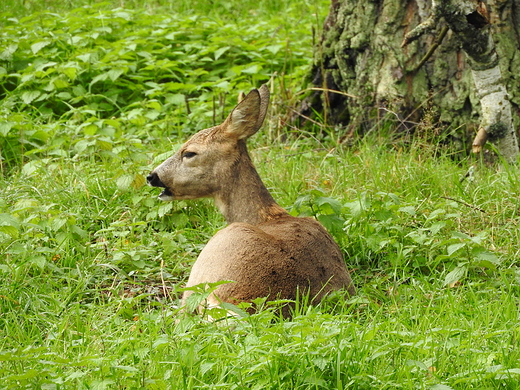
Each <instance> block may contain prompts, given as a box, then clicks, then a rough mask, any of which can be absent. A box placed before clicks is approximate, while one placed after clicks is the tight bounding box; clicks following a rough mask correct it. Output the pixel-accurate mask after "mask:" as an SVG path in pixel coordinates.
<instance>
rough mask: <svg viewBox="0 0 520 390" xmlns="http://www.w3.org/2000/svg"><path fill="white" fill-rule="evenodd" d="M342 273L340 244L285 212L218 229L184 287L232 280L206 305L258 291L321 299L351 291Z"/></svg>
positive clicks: (256, 294) (259, 293)
mask: <svg viewBox="0 0 520 390" xmlns="http://www.w3.org/2000/svg"><path fill="white" fill-rule="evenodd" d="M346 275H348V274H346V270H345V264H344V262H343V256H342V254H341V251H340V249H339V247H338V246H337V244H336V243H335V242H334V240H333V239H332V238H331V236H330V235H329V234H328V233H327V231H326V230H325V229H324V228H323V227H322V226H321V225H320V224H319V223H318V222H316V221H315V220H313V219H310V218H295V217H292V216H286V217H283V218H279V219H276V220H273V221H268V222H264V223H261V224H259V225H251V224H248V223H240V222H237V223H233V224H231V225H229V226H228V227H226V228H224V229H222V230H221V231H219V232H218V233H217V234H216V235H215V236H214V237H213V238H212V239H211V240H210V241H209V242H208V244H207V245H206V246H205V247H204V249H203V250H202V252H201V253H200V255H199V257H198V259H197V261H196V262H195V264H194V265H193V268H192V270H191V274H190V277H189V280H188V283H187V286H186V287H192V286H196V285H198V284H201V283H213V282H219V281H223V280H229V281H231V283H228V284H224V285H220V286H219V287H217V289H216V291H215V292H214V294H215V296H216V297H214V298H213V299H210V300H209V302H208V303H209V304H210V305H217V304H218V303H219V301H222V302H228V303H232V304H237V303H238V302H250V301H252V300H253V299H255V298H258V297H268V299H270V300H273V299H279V298H283V299H291V300H295V299H296V298H297V295H298V294H300V295H306V294H309V298H310V300H311V302H313V301H316V302H319V301H320V300H321V299H322V297H323V296H324V295H326V294H328V293H330V292H331V291H334V290H339V289H346V290H350V293H353V291H352V286H351V281H350V278H349V277H345V276H346ZM191 293H192V292H191V291H186V292H185V293H184V296H183V300H186V299H187V298H188V296H189V295H191Z"/></svg>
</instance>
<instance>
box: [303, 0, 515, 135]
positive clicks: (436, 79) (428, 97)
mask: <svg viewBox="0 0 520 390" xmlns="http://www.w3.org/2000/svg"><path fill="white" fill-rule="evenodd" d="M430 7H431V1H426V0H410V1H405V0H379V1H377V0H373V1H356V0H334V1H333V2H332V6H331V10H330V13H329V16H328V18H327V21H326V23H325V26H324V30H323V34H322V39H321V41H320V43H319V44H318V46H317V47H316V50H315V58H314V65H313V69H312V82H313V84H314V85H315V86H317V87H321V88H326V89H330V90H340V91H343V92H347V93H348V94H351V95H355V96H356V98H348V97H346V96H343V95H339V94H335V93H333V92H328V93H321V92H316V93H315V94H314V95H313V96H311V97H310V100H309V102H310V108H309V110H308V112H307V113H306V114H310V113H311V111H312V109H314V110H317V111H320V112H324V113H325V115H324V116H325V117H326V118H327V121H328V124H331V125H341V126H346V127H347V128H349V129H350V130H356V131H358V130H361V131H363V129H369V128H371V127H372V126H373V125H374V123H376V121H378V120H380V119H381V116H382V115H383V114H385V113H388V112H389V111H391V112H392V113H391V114H389V115H390V116H391V117H393V118H395V114H397V115H398V117H399V123H401V125H403V126H405V127H406V128H410V127H413V124H414V123H417V122H419V121H421V119H422V116H423V112H424V109H425V108H427V107H429V106H434V107H436V112H437V113H438V117H437V118H436V119H437V120H438V121H439V122H440V126H442V127H443V128H445V129H446V131H450V129H451V131H453V132H455V131H456V135H457V136H458V137H460V138H463V139H466V137H467V135H468V132H472V131H473V130H474V129H476V128H477V127H478V124H479V121H480V104H479V97H478V96H477V95H476V92H475V87H474V84H473V79H472V75H471V69H470V66H469V65H468V59H467V58H466V55H465V54H464V52H463V49H462V42H461V41H460V40H459V39H458V38H457V35H456V34H454V33H452V32H451V31H448V33H447V34H446V37H445V38H444V39H443V41H442V43H441V44H440V46H439V47H438V48H437V49H436V50H435V51H434V52H433V54H432V55H431V57H429V58H428V60H427V61H426V62H425V63H424V65H422V66H421V67H420V68H419V69H416V67H417V64H419V63H420V61H421V59H423V57H424V56H425V54H426V52H427V51H428V49H429V48H430V47H431V46H432V45H433V44H434V42H435V39H436V38H437V37H438V36H439V34H440V32H441V30H442V28H443V26H444V22H440V23H438V25H436V26H434V29H433V30H432V31H431V33H430V34H424V35H423V36H421V37H420V38H419V39H417V40H416V41H414V42H412V43H410V44H409V45H407V46H406V47H404V48H401V42H402V41H403V38H404V36H405V34H406V33H407V32H409V31H410V30H411V29H413V28H414V27H415V26H417V25H419V24H420V23H422V22H424V21H425V20H426V18H427V17H428V16H429V14H430V11H431V9H430ZM488 9H489V11H490V15H491V16H490V21H491V23H492V28H493V34H494V35H493V36H494V38H495V42H496V46H497V52H498V54H499V58H500V66H501V69H502V72H503V73H502V74H503V77H504V81H505V83H504V84H505V85H506V86H507V88H508V92H509V95H510V99H511V103H512V105H513V111H514V112H515V113H516V115H514V121H515V126H516V127H518V124H519V122H520V121H519V114H520V109H519V107H520V88H518V85H520V80H519V78H520V72H518V69H520V54H518V50H517V48H518V47H519V45H520V39H519V31H518V28H519V27H518V26H519V24H518V21H519V20H520V0H495V1H494V2H492V4H488ZM459 17H466V16H464V15H459ZM515 21H516V23H515ZM484 46H485V45H483V46H482V47H484ZM472 49H475V48H472ZM477 50H478V48H477ZM515 70H516V71H515ZM381 108H383V109H384V110H381Z"/></svg>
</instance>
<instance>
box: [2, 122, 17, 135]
mask: <svg viewBox="0 0 520 390" xmlns="http://www.w3.org/2000/svg"><path fill="white" fill-rule="evenodd" d="M13 125H14V123H11V122H0V135H2V136H4V137H5V136H7V134H8V133H9V131H10V130H11V129H12V128H13Z"/></svg>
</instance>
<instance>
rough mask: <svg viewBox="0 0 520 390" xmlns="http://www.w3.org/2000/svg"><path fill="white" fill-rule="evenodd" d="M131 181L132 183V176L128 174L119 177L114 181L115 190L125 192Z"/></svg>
mask: <svg viewBox="0 0 520 390" xmlns="http://www.w3.org/2000/svg"><path fill="white" fill-rule="evenodd" d="M133 181H134V175H132V174H130V173H128V174H125V175H122V176H119V177H118V178H117V179H116V185H117V188H119V189H120V190H121V191H126V190H128V189H129V188H130V186H131V185H132V182H133Z"/></svg>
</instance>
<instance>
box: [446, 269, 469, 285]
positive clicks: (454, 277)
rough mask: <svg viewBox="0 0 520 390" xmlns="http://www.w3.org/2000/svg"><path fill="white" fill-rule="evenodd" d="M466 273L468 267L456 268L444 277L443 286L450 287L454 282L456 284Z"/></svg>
mask: <svg viewBox="0 0 520 390" xmlns="http://www.w3.org/2000/svg"><path fill="white" fill-rule="evenodd" d="M467 271H468V267H467V266H465V265H463V266H457V267H455V269H454V270H453V271H451V272H450V273H449V274H448V275H446V277H445V278H444V285H445V286H448V285H452V284H453V283H455V282H458V281H459V280H460V279H462V278H463V277H464V276H465V275H466V272H467Z"/></svg>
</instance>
